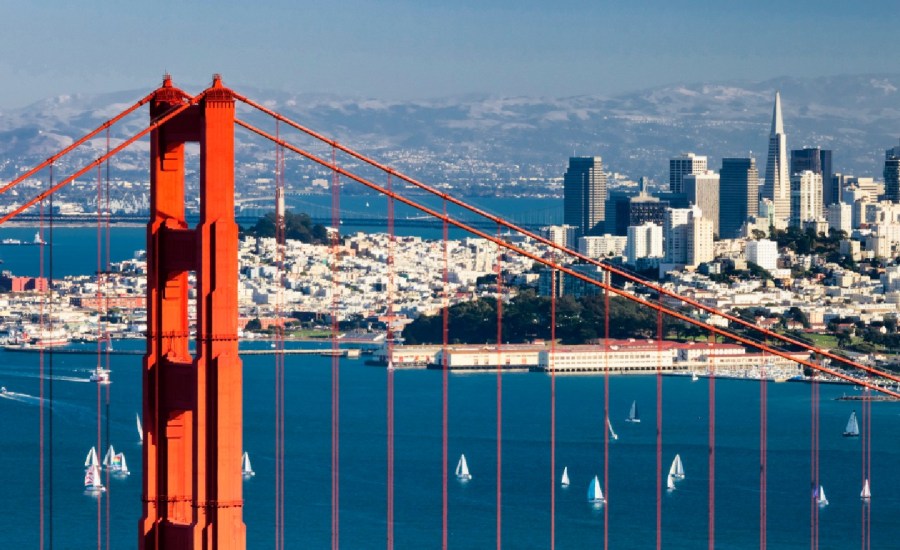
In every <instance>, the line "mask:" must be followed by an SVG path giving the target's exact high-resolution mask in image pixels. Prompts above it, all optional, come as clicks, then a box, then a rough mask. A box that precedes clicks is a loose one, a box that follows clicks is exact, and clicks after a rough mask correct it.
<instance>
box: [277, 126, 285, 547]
mask: <svg viewBox="0 0 900 550" xmlns="http://www.w3.org/2000/svg"><path fill="white" fill-rule="evenodd" d="M275 133H276V134H279V133H280V123H279V122H278V121H276V122H275ZM284 197H285V194H284V147H281V146H280V145H277V144H276V147H275V261H276V263H277V265H278V278H279V281H278V286H277V287H276V288H277V296H276V298H275V548H276V550H281V549H283V548H284V455H285V452H284V451H285V444H284V425H285V419H284V390H285V387H284V376H285V372H284V367H285V354H284V311H283V309H284V277H285V274H284V263H285V247H286V242H285V212H284V204H285V202H284V200H285V199H284Z"/></svg>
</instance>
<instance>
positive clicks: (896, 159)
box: [884, 146, 900, 202]
mask: <svg viewBox="0 0 900 550" xmlns="http://www.w3.org/2000/svg"><path fill="white" fill-rule="evenodd" d="M884 198H885V200H889V201H892V202H900V146H897V147H891V148H890V149H888V150H887V151H885V152H884Z"/></svg>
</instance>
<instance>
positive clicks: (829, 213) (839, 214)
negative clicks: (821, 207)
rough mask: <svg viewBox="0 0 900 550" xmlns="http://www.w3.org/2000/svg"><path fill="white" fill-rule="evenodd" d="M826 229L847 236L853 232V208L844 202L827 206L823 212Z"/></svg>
mask: <svg viewBox="0 0 900 550" xmlns="http://www.w3.org/2000/svg"><path fill="white" fill-rule="evenodd" d="M825 216H826V219H827V220H828V228H829V229H834V230H835V231H843V232H844V233H846V234H847V235H849V234H850V232H851V231H853V207H852V206H850V205H849V204H847V203H845V202H836V203H834V204H829V205H828V208H827V209H826V212H825Z"/></svg>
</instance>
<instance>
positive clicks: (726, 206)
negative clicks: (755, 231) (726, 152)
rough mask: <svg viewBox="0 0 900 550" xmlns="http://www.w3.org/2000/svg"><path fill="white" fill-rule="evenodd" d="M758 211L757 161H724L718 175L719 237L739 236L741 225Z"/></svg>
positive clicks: (742, 159)
mask: <svg viewBox="0 0 900 550" xmlns="http://www.w3.org/2000/svg"><path fill="white" fill-rule="evenodd" d="M758 212H759V171H758V170H757V169H756V159H754V158H752V157H751V158H724V159H722V171H721V172H720V173H719V237H721V238H723V239H733V238H735V237H738V236H740V232H741V226H742V225H743V224H744V222H745V221H747V220H748V219H749V218H751V217H754V216H756V215H757V213H758ZM767 230H768V228H767Z"/></svg>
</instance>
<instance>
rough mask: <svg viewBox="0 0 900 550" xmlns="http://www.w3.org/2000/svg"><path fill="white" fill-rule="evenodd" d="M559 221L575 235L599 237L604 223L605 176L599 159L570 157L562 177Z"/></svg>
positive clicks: (601, 161)
mask: <svg viewBox="0 0 900 550" xmlns="http://www.w3.org/2000/svg"><path fill="white" fill-rule="evenodd" d="M563 218H564V222H565V223H566V224H567V225H574V226H575V227H577V228H578V231H579V235H602V234H603V230H604V225H605V220H606V174H605V173H603V160H602V159H601V158H600V157H571V158H570V159H569V168H568V170H566V174H565V177H564V178H563Z"/></svg>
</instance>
